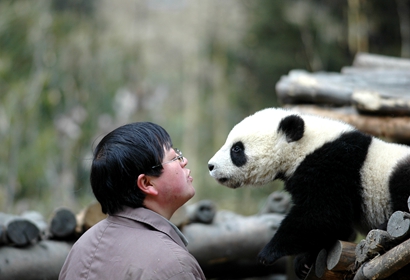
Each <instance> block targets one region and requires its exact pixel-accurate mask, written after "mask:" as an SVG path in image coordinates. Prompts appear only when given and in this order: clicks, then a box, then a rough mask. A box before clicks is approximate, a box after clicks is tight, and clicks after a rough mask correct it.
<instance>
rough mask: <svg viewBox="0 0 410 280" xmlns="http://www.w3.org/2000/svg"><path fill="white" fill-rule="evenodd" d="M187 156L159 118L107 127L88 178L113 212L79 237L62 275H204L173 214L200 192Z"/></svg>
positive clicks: (174, 279)
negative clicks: (111, 129) (153, 121)
mask: <svg viewBox="0 0 410 280" xmlns="http://www.w3.org/2000/svg"><path fill="white" fill-rule="evenodd" d="M187 164H188V160H187V159H186V158H184V157H183V155H182V153H181V152H180V151H179V150H178V149H174V148H172V141H171V138H170V136H169V135H168V133H167V132H166V131H165V130H164V129H163V128H162V127H160V126H159V125H156V124H153V123H149V122H139V123H132V124H128V125H124V126H122V127H119V128H117V129H115V130H113V131H112V132H110V133H109V134H108V135H106V136H105V137H104V138H103V139H102V140H101V142H100V143H99V144H98V145H97V147H96V149H95V151H94V156H93V162H92V166H91V176H90V181H91V187H92V190H93V193H94V195H95V197H96V198H97V200H98V201H99V202H100V204H101V206H102V211H103V212H104V213H107V214H108V217H107V218H106V219H105V220H103V221H101V222H99V223H98V224H96V225H95V226H93V227H92V228H91V229H89V230H88V231H86V232H85V233H84V234H83V235H82V236H81V237H80V238H79V239H78V241H77V242H76V243H75V244H74V246H73V247H72V249H71V251H70V253H69V255H68V257H67V259H66V261H65V263H64V266H63V268H62V270H61V272H60V277H59V279H61V280H63V279H69V280H72V279H89V280H91V279H99V280H101V279H110V280H111V279H115V280H118V279H159V280H165V279H172V280H183V279H205V276H204V274H203V272H202V270H201V268H200V266H199V264H198V262H197V261H196V260H195V258H194V257H193V256H192V255H191V254H190V253H189V252H188V251H187V249H186V244H187V242H186V239H185V237H184V236H183V234H182V233H181V232H180V231H179V230H178V228H177V227H176V226H175V225H173V224H171V223H170V222H169V219H170V218H171V216H172V214H173V213H174V212H175V211H176V210H177V209H178V208H179V207H181V206H182V205H183V204H184V203H185V202H187V201H188V200H189V199H190V198H192V197H193V196H194V194H195V189H194V188H193V186H192V180H193V179H192V177H191V176H190V173H191V171H190V170H189V169H186V168H185V167H186V165H187Z"/></svg>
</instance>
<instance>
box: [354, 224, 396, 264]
mask: <svg viewBox="0 0 410 280" xmlns="http://www.w3.org/2000/svg"><path fill="white" fill-rule="evenodd" d="M398 243H399V241H398V240H396V239H394V238H393V237H392V236H390V234H389V233H388V232H387V231H384V230H380V229H373V230H371V231H369V233H368V234H367V236H366V238H365V239H363V240H361V241H360V242H359V244H358V245H357V246H356V249H355V255H356V264H357V266H360V265H362V264H363V263H364V262H366V261H368V260H370V259H373V258H374V257H376V256H379V255H381V254H384V253H385V252H387V251H388V250H390V249H391V248H393V247H394V246H395V245H397V244H398Z"/></svg>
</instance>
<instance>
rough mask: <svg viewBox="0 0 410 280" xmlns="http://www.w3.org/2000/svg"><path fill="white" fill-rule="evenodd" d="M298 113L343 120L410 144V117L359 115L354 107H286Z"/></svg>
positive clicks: (362, 128) (362, 129)
mask: <svg viewBox="0 0 410 280" xmlns="http://www.w3.org/2000/svg"><path fill="white" fill-rule="evenodd" d="M285 108H288V109H292V110H294V111H296V112H300V113H307V114H313V115H318V116H322V117H327V118H332V119H336V120H341V121H343V122H346V123H349V124H351V125H353V126H355V127H356V128H357V129H359V130H361V131H363V132H365V133H368V134H371V135H373V136H376V137H382V138H387V139H389V140H391V141H392V142H399V143H409V142H410V117H381V116H365V115H359V114H358V113H357V112H356V110H354V109H353V108H352V107H343V108H339V109H333V108H323V107H320V106H315V105H298V106H285Z"/></svg>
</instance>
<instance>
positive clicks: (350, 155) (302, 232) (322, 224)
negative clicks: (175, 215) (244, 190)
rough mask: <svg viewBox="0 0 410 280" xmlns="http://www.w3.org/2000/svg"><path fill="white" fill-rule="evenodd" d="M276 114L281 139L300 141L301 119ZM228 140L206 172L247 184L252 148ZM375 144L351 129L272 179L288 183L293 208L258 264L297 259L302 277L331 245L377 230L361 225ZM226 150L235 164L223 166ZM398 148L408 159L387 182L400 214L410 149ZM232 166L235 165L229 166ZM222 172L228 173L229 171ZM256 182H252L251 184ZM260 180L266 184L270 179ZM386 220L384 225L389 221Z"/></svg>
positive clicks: (409, 185) (409, 181)
mask: <svg viewBox="0 0 410 280" xmlns="http://www.w3.org/2000/svg"><path fill="white" fill-rule="evenodd" d="M275 114H276V112H275ZM278 114H279V115H281V116H282V115H283V117H282V118H281V120H280V121H279V123H278V125H277V133H278V135H279V136H280V135H281V134H283V135H284V137H285V138H286V142H287V143H288V144H289V145H290V144H291V143H292V142H297V141H299V140H300V139H302V138H303V135H304V132H305V122H304V120H303V116H300V115H298V114H290V113H288V112H285V113H282V112H281V111H279V112H278ZM268 123H269V122H268ZM346 126H348V125H346ZM242 129H243V128H242ZM235 133H237V134H241V133H246V132H243V131H240V132H235ZM251 133H253V132H251ZM319 133H327V132H326V131H325V132H323V131H322V132H319ZM279 136H278V137H279ZM229 137H231V138H232V141H233V142H234V143H233V144H232V145H231V143H230V142H229V141H231V139H229V140H227V143H225V146H226V147H225V146H224V147H222V148H221V150H220V151H218V153H220V154H222V156H221V155H220V154H219V155H218V154H216V155H215V156H214V157H213V158H212V159H211V160H210V161H209V163H208V168H209V170H210V173H211V175H212V176H213V177H215V179H217V180H218V181H219V182H220V183H221V184H225V185H227V186H230V187H233V188H236V187H239V186H241V185H242V184H241V183H240V182H238V181H236V182H235V181H234V180H233V179H232V178H233V177H235V175H236V174H233V173H235V172H238V173H241V176H243V178H244V180H245V179H246V178H247V177H249V176H251V175H247V174H245V171H247V170H246V164H247V163H248V161H250V160H251V156H252V155H250V154H251V152H249V154H247V146H248V148H249V143H246V142H243V141H242V140H241V137H240V136H237V135H235V134H234V135H230V136H228V138H229ZM256 137H259V136H256ZM261 137H265V136H261ZM252 139H253V138H252ZM374 139H375V138H374V137H372V136H369V135H367V134H364V133H362V132H360V131H358V130H356V129H353V128H351V127H350V126H349V127H348V129H346V130H341V131H340V134H339V135H338V136H337V137H334V139H331V140H330V141H325V142H324V143H323V145H320V146H318V147H316V148H315V149H314V150H313V151H312V152H310V153H308V154H307V155H306V156H305V157H304V158H303V160H301V162H300V164H298V165H297V166H296V168H295V169H294V171H288V170H282V171H281V170H278V171H277V173H275V174H274V175H272V176H273V177H272V180H274V179H281V180H283V181H284V184H285V189H286V190H287V191H288V192H289V193H290V194H291V196H292V200H293V204H294V205H293V207H292V209H291V210H290V212H289V213H288V215H287V216H286V217H285V218H284V220H283V221H282V223H281V225H280V227H279V229H278V230H277V232H276V234H275V235H274V236H273V238H272V239H271V241H270V242H269V243H268V244H267V245H266V246H265V247H264V248H263V250H262V251H261V252H260V254H259V256H258V259H259V260H260V261H261V262H262V263H264V264H267V265H269V264H272V263H273V262H275V261H276V260H278V259H279V258H281V257H283V256H287V255H299V256H298V257H297V258H296V263H295V264H296V267H295V269H296V272H297V274H298V275H299V276H300V277H302V276H303V275H304V273H305V271H304V270H306V269H305V264H306V265H308V266H310V265H311V264H312V263H313V261H314V260H315V258H316V256H317V254H318V252H319V251H320V250H321V249H323V248H326V247H328V246H331V245H332V244H333V243H334V242H335V241H336V240H349V238H351V237H352V236H353V234H354V233H355V229H363V231H366V230H369V227H375V225H373V224H372V225H362V224H361V223H362V222H361V221H363V220H364V219H366V218H367V217H366V215H368V214H367V213H365V212H364V210H363V207H362V205H363V203H364V202H365V200H366V199H367V197H366V194H365V193H364V189H363V187H362V180H363V179H362V169H363V164H364V163H365V161H366V159H367V157H368V153H369V147H370V146H371V145H372V141H374ZM255 141H257V140H255ZM272 141H276V142H277V143H279V141H281V140H280V139H279V138H278V139H276V140H272ZM392 145H394V144H392ZM228 148H229V149H230V157H231V163H228V162H227V161H226V162H222V161H223V160H226V159H225V158H223V154H224V153H225V151H224V149H228ZM393 149H396V147H395V146H394V147H393ZM397 149H400V152H401V150H403V151H406V154H404V156H403V158H401V159H400V161H399V162H398V163H397V164H395V166H394V169H393V171H392V172H391V173H390V177H389V178H388V183H389V186H388V191H389V192H390V201H389V202H388V203H389V206H390V207H391V211H390V214H391V212H394V211H397V210H404V211H408V207H407V198H408V197H409V195H410V148H409V151H407V149H406V148H404V147H402V146H400V148H397ZM266 156H269V155H266ZM272 156H273V155H272ZM222 158H223V160H222ZM230 164H232V165H233V166H232V167H229V166H228V165H230ZM235 168H237V169H236V171H235ZM224 169H228V170H227V171H226V172H225V171H224ZM367 172H369V171H367ZM242 173H243V174H242ZM252 176H254V175H252ZM230 181H233V182H230ZM256 181H257V180H256V179H253V181H250V183H251V184H254V183H255V182H256ZM260 181H261V184H263V183H265V181H266V179H264V180H260ZM262 181H263V182H262ZM248 183H249V182H246V184H248ZM255 184H259V182H257V183H255ZM375 187H376V186H375ZM367 195H368V194H367ZM380 207H383V205H380ZM386 211H387V210H386ZM376 213H377V212H376ZM383 219H384V220H385V221H386V217H383Z"/></svg>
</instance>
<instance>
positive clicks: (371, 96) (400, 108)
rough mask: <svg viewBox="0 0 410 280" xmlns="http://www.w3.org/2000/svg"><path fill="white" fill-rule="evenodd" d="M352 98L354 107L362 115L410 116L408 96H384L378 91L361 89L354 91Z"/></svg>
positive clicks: (409, 98) (409, 99)
mask: <svg viewBox="0 0 410 280" xmlns="http://www.w3.org/2000/svg"><path fill="white" fill-rule="evenodd" d="M409 88H410V84H409ZM351 98H352V104H353V106H355V107H356V109H357V110H358V111H359V112H360V113H365V114H378V115H394V116H408V115H410V97H408V96H391V95H389V96H383V95H382V94H381V93H380V92H378V91H374V90H367V89H360V90H355V91H353V92H352V97H351Z"/></svg>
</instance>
